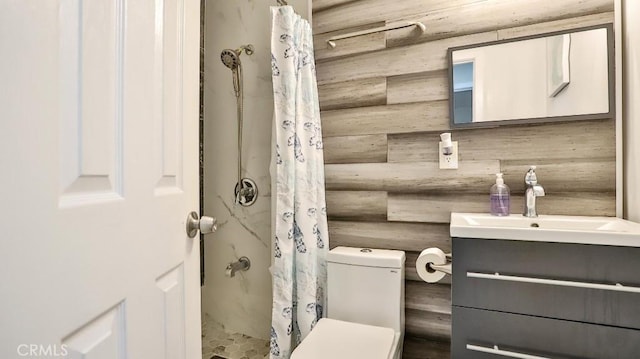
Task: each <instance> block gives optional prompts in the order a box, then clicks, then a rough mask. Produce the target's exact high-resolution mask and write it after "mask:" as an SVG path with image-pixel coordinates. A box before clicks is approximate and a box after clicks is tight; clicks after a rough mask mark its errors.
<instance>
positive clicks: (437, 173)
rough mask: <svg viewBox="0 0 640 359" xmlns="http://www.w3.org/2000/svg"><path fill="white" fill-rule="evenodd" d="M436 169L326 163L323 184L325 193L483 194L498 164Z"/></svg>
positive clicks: (417, 164)
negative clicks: (347, 191) (447, 192)
mask: <svg viewBox="0 0 640 359" xmlns="http://www.w3.org/2000/svg"><path fill="white" fill-rule="evenodd" d="M438 168H439V164H438V162H402V163H357V164H329V165H325V185H326V188H327V189H328V190H333V189H345V190H368V191H404V192H409V191H410V192H424V191H458V192H459V193H464V192H484V191H485V190H486V184H487V183H488V182H487V179H489V180H491V176H492V175H493V174H495V173H497V172H499V171H500V164H499V161H497V160H487V161H466V162H461V163H460V167H459V168H458V169H457V170H455V171H454V170H448V171H443V170H439V169H438Z"/></svg>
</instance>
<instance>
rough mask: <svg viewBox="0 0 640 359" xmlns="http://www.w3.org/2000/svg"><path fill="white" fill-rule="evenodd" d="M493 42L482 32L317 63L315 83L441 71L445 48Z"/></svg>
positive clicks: (444, 65) (493, 36)
mask: <svg viewBox="0 0 640 359" xmlns="http://www.w3.org/2000/svg"><path fill="white" fill-rule="evenodd" d="M497 39H498V34H497V33H496V32H495V31H493V32H485V33H479V34H472V35H466V36H460V37H452V38H448V39H443V40H438V41H432V42H425V43H422V44H417V45H411V46H403V47H396V48H391V49H387V50H382V51H376V52H371V53H366V54H361V55H353V56H348V57H345V58H340V59H337V60H331V61H326V62H321V63H318V64H317V66H316V68H317V74H318V84H320V85H323V84H327V83H332V82H341V81H348V80H357V79H365V78H370V77H379V76H398V75H406V74H414V73H420V72H427V71H436V70H443V69H446V68H447V61H446V57H447V49H448V48H449V47H454V46H462V45H469V44H475V43H479V42H487V41H494V40H497Z"/></svg>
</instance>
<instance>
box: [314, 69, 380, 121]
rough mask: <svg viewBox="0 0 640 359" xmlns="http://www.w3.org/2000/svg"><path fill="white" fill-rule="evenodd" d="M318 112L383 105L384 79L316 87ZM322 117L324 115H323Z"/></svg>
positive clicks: (378, 78)
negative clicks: (318, 103)
mask: <svg viewBox="0 0 640 359" xmlns="http://www.w3.org/2000/svg"><path fill="white" fill-rule="evenodd" d="M318 97H319V99H320V110H322V111H324V110H334V109H341V108H352V107H364V106H375V105H385V104H386V103H387V79H386V77H374V78H368V79H362V80H353V81H345V82H336V83H332V84H326V85H321V86H318ZM323 117H324V114H323Z"/></svg>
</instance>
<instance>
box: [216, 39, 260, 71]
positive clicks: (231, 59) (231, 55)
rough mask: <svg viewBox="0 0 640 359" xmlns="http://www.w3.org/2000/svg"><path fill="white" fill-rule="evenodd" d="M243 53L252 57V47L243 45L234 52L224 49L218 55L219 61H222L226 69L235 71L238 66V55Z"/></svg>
mask: <svg viewBox="0 0 640 359" xmlns="http://www.w3.org/2000/svg"><path fill="white" fill-rule="evenodd" d="M243 51H244V52H246V53H247V55H252V54H253V45H243V46H240V48H239V49H236V50H232V49H224V50H222V53H221V54H220V60H222V63H223V64H224V65H225V66H226V67H228V68H230V69H231V70H235V69H236V68H238V66H239V65H240V54H242V52H243Z"/></svg>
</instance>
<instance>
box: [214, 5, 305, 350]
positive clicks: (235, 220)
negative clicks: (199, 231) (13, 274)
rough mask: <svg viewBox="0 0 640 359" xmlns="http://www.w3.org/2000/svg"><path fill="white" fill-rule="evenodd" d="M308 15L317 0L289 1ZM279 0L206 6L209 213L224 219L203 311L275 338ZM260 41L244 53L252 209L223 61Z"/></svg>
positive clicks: (234, 326) (243, 329) (246, 145)
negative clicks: (273, 43)
mask: <svg viewBox="0 0 640 359" xmlns="http://www.w3.org/2000/svg"><path fill="white" fill-rule="evenodd" d="M289 4H291V5H292V6H293V7H294V8H295V9H296V11H297V12H298V13H299V14H301V15H303V17H305V18H308V14H309V12H310V10H311V7H310V1H309V0H289ZM272 5H276V0H272V1H271V0H207V1H206V10H205V23H206V25H205V66H204V71H205V87H204V91H205V93H204V95H205V100H204V102H205V109H204V111H205V131H204V141H205V149H204V151H205V155H204V156H205V163H204V167H205V170H204V181H205V184H204V189H205V192H204V208H205V211H204V212H205V214H206V215H209V216H215V217H217V218H218V220H219V226H218V231H217V232H216V233H215V234H213V235H209V236H207V238H206V240H205V268H206V269H205V271H206V272H205V287H204V289H203V290H204V293H203V303H202V305H203V311H204V312H205V313H206V314H208V315H209V316H210V317H212V318H213V319H214V320H215V321H216V322H218V323H219V324H221V325H222V326H224V328H225V329H226V330H228V331H234V332H240V333H244V334H247V335H250V336H253V337H259V338H265V339H266V338H268V337H269V328H270V325H271V324H270V323H271V276H270V274H269V270H268V268H269V266H270V260H271V240H270V237H271V229H270V222H271V213H270V206H271V204H270V201H271V198H270V197H271V189H270V187H271V186H270V177H269V161H270V149H271V147H270V143H271V121H272V114H273V95H272V87H271V86H272V85H271V55H270V31H271V13H270V11H269V7H270V6H272ZM249 43H250V44H253V45H254V47H255V53H254V54H253V55H252V56H247V55H246V54H243V55H242V56H241V61H242V65H243V71H244V139H243V142H244V146H243V167H244V168H245V172H244V173H245V177H250V178H252V179H253V180H255V181H256V182H257V184H258V190H259V198H258V200H257V202H256V203H255V204H254V205H253V206H251V207H241V206H235V205H234V204H233V202H234V195H233V189H234V186H235V183H236V177H237V149H236V148H237V142H236V141H237V127H236V126H237V120H236V105H235V103H236V101H235V96H234V93H233V84H232V80H231V70H229V69H228V68H227V67H225V66H224V65H223V64H222V62H221V61H220V52H221V51H222V50H223V49H226V48H232V49H235V48H237V47H239V46H240V45H245V44H249ZM241 256H247V257H249V259H250V260H251V269H250V270H249V271H247V272H240V273H238V274H237V275H236V277H235V278H227V277H226V276H225V267H226V266H227V264H228V263H229V262H232V261H235V260H237V259H238V258H239V257H241Z"/></svg>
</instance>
